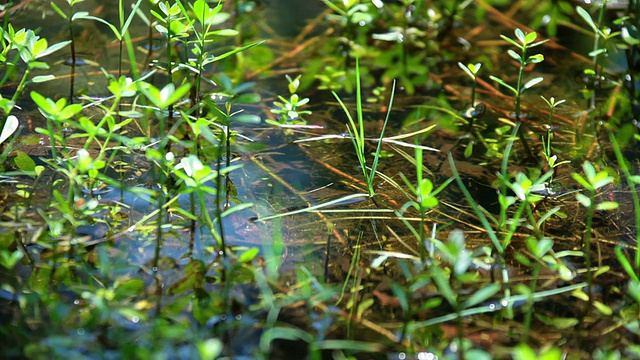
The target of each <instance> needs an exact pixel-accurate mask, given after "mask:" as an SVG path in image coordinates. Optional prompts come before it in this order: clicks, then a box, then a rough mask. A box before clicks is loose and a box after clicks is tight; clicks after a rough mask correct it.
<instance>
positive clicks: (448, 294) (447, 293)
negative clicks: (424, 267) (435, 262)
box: [431, 266, 457, 307]
mask: <svg viewBox="0 0 640 360" xmlns="http://www.w3.org/2000/svg"><path fill="white" fill-rule="evenodd" d="M431 274H432V276H433V282H434V283H435V284H436V287H437V288H438V290H439V292H440V295H442V296H443V297H444V298H445V299H447V302H449V304H450V305H451V306H453V307H456V304H457V301H456V297H455V295H454V292H453V289H452V288H451V285H450V284H449V280H448V279H447V278H446V277H445V276H444V273H443V272H442V270H440V268H439V267H437V266H433V267H431Z"/></svg>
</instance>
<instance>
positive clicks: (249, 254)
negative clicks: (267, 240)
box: [238, 247, 260, 263]
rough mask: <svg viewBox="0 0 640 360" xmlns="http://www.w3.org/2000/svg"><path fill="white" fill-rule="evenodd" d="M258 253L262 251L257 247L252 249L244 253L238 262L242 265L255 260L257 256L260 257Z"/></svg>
mask: <svg viewBox="0 0 640 360" xmlns="http://www.w3.org/2000/svg"><path fill="white" fill-rule="evenodd" d="M258 252H260V249H259V248H257V247H255V248H251V249H249V250H247V251H245V252H243V253H242V255H240V256H239V257H238V261H239V262H241V263H246V262H249V261H251V260H253V259H255V257H256V255H258Z"/></svg>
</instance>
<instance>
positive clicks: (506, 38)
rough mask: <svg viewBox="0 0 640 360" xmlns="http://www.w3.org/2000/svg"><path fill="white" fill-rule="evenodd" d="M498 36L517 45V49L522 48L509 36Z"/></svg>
mask: <svg viewBox="0 0 640 360" xmlns="http://www.w3.org/2000/svg"><path fill="white" fill-rule="evenodd" d="M500 37H501V38H502V40H505V41H507V42H508V43H510V44H511V45H514V46H516V47H518V49H522V45H521V44H518V43H517V42H516V41H514V40H513V39H511V38H510V37H507V36H504V35H500Z"/></svg>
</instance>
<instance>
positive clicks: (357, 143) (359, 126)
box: [333, 59, 395, 196]
mask: <svg viewBox="0 0 640 360" xmlns="http://www.w3.org/2000/svg"><path fill="white" fill-rule="evenodd" d="M333 96H334V97H335V98H336V100H338V103H340V106H341V107H342V109H343V110H344V113H345V115H346V116H347V119H348V120H349V123H348V124H347V130H348V131H349V135H350V136H351V141H352V143H353V148H354V149H355V151H356V155H357V156H358V162H359V163H360V168H361V169H362V174H363V175H364V178H365V181H366V183H367V190H368V191H369V196H374V195H375V193H376V191H375V188H374V186H373V179H374V178H375V175H376V168H377V167H378V161H379V159H380V152H381V151H382V139H383V138H384V131H385V129H386V127H387V123H388V121H389V115H390V114H391V109H392V107H393V99H394V96H395V83H394V86H393V87H392V88H391V96H390V97H389V106H388V108H387V115H386V117H385V120H384V124H383V126H382V130H381V131H380V139H379V140H378V144H377V147H376V151H375V153H374V155H373V162H372V163H371V168H368V162H367V159H366V149H365V142H366V138H365V134H364V113H363V110H362V88H361V85H360V62H359V60H358V59H356V117H357V121H358V122H357V123H356V121H355V120H354V119H353V116H352V115H351V112H350V111H349V109H347V106H346V105H345V104H344V102H343V101H342V100H341V99H340V97H339V96H338V94H336V93H335V92H333Z"/></svg>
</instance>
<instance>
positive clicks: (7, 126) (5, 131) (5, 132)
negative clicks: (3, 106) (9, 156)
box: [0, 115, 20, 144]
mask: <svg viewBox="0 0 640 360" xmlns="http://www.w3.org/2000/svg"><path fill="white" fill-rule="evenodd" d="M19 125H20V122H19V121H18V118H17V117H15V116H13V115H9V116H7V120H5V123H4V127H3V128H2V132H1V133H0V144H2V143H3V142H5V141H6V140H7V139H8V138H9V137H11V135H13V134H14V133H15V132H16V130H18V126H19Z"/></svg>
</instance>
